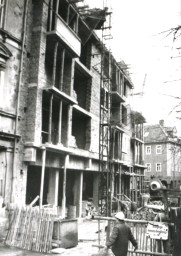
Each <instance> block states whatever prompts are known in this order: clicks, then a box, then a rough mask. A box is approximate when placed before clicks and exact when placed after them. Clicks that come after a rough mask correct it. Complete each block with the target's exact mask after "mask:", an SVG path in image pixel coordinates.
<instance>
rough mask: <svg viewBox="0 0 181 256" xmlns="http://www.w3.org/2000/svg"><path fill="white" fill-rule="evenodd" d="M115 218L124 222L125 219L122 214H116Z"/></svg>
mask: <svg viewBox="0 0 181 256" xmlns="http://www.w3.org/2000/svg"><path fill="white" fill-rule="evenodd" d="M115 218H117V219H119V220H124V219H125V215H124V213H123V212H118V213H116V215H115Z"/></svg>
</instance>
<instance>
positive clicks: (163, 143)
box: [144, 120, 181, 188]
mask: <svg viewBox="0 0 181 256" xmlns="http://www.w3.org/2000/svg"><path fill="white" fill-rule="evenodd" d="M144 142H145V165H146V167H147V169H146V170H145V179H147V181H149V180H150V179H151V178H154V177H156V178H159V179H161V180H162V182H163V183H164V184H165V185H167V186H168V187H169V188H176V187H179V185H180V184H181V141H180V139H179V138H178V136H177V130H176V127H167V126H165V125H164V121H163V120H160V122H159V124H156V125H145V128H144Z"/></svg>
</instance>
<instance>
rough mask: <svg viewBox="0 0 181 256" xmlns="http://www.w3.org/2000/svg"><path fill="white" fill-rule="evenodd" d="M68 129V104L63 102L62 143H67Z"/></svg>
mask: <svg viewBox="0 0 181 256" xmlns="http://www.w3.org/2000/svg"><path fill="white" fill-rule="evenodd" d="M67 131H68V105H67V104H66V103H64V102H63V104H62V127H61V143H62V144H63V145H64V146H66V145H67V136H68V135H67Z"/></svg>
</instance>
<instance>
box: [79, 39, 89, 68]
mask: <svg viewBox="0 0 181 256" xmlns="http://www.w3.org/2000/svg"><path fill="white" fill-rule="evenodd" d="M80 61H81V62H82V63H83V64H84V65H85V66H86V67H87V68H88V69H90V61H91V45H90V43H86V44H85V45H83V44H81V55H80Z"/></svg>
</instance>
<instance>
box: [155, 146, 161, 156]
mask: <svg viewBox="0 0 181 256" xmlns="http://www.w3.org/2000/svg"><path fill="white" fill-rule="evenodd" d="M161 153H162V146H161V145H156V154H161Z"/></svg>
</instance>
